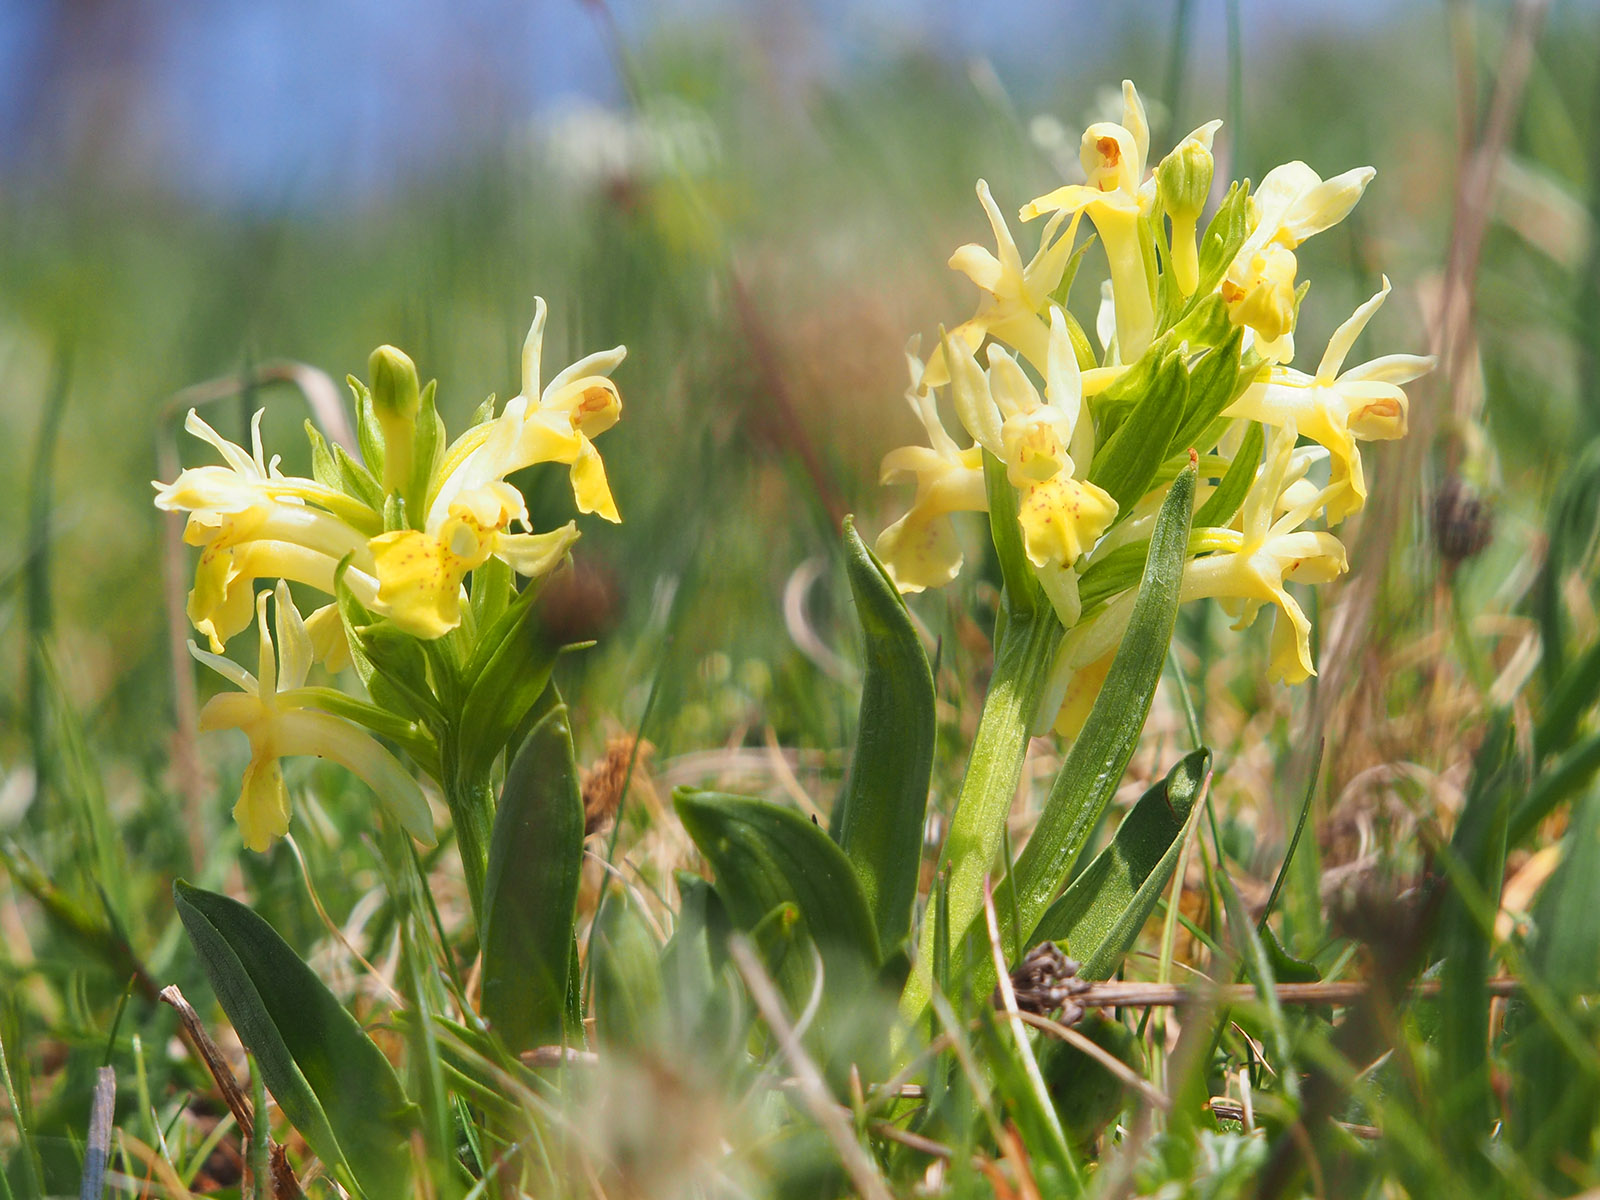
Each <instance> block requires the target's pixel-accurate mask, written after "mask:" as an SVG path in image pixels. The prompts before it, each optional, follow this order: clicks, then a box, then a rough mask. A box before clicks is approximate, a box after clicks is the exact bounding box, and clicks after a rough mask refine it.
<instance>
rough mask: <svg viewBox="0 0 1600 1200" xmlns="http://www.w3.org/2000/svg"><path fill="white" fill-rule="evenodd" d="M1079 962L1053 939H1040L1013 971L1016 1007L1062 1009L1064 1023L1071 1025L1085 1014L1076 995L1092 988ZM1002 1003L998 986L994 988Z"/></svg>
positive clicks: (1044, 1011)
mask: <svg viewBox="0 0 1600 1200" xmlns="http://www.w3.org/2000/svg"><path fill="white" fill-rule="evenodd" d="M1077 975H1078V964H1077V963H1076V962H1074V961H1073V960H1072V959H1070V958H1068V957H1067V956H1066V955H1065V954H1063V953H1062V952H1061V947H1059V946H1057V945H1056V944H1055V943H1054V942H1041V943H1040V944H1039V945H1037V946H1035V947H1034V948H1033V949H1032V950H1029V951H1028V953H1027V954H1026V955H1025V956H1024V957H1023V960H1022V961H1021V962H1020V963H1018V964H1017V966H1016V969H1015V970H1013V971H1012V972H1011V989H1012V991H1014V992H1015V993H1016V994H1017V1008H1018V1009H1020V1010H1022V1011H1023V1012H1031V1013H1036V1014H1038V1015H1040V1016H1045V1015H1047V1014H1049V1013H1052V1012H1055V1011H1056V1010H1057V1009H1060V1010H1061V1023H1062V1024H1063V1025H1072V1024H1074V1023H1076V1022H1077V1021H1078V1020H1079V1018H1081V1017H1082V1016H1083V1006H1082V1005H1081V1004H1079V1003H1078V1002H1077V1001H1076V1000H1074V999H1073V997H1075V996H1078V995H1081V994H1082V993H1084V992H1086V991H1088V990H1089V987H1090V984H1089V981H1088V980H1086V979H1079V978H1078V977H1077ZM995 1003H996V1004H999V989H998V988H997V989H996V990H995Z"/></svg>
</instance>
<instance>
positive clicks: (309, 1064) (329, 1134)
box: [173, 880, 416, 1200]
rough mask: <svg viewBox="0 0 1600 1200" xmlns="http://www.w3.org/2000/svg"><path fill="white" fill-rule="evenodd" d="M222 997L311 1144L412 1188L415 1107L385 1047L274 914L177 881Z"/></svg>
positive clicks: (365, 1183) (393, 1185)
mask: <svg viewBox="0 0 1600 1200" xmlns="http://www.w3.org/2000/svg"><path fill="white" fill-rule="evenodd" d="M173 895H174V897H175V899H176V901H177V907H178V915H179V916H180V917H181V918H182V919H183V925H184V928H185V929H186V930H187V931H188V934H189V941H190V942H191V943H192V944H193V946H194V948H195V953H196V954H198V955H199V957H200V965H201V967H203V968H204V970H205V974H206V978H207V979H209V980H210V981H211V987H212V990H213V991H215V992H216V994H217V1000H218V1002H220V1003H221V1005H222V1009H223V1011H224V1012H225V1013H227V1014H228V1020H229V1021H231V1022H232V1023H233V1027H234V1029H235V1030H237V1031H238V1034H239V1040H240V1041H241V1042H243V1043H244V1045H245V1048H246V1049H247V1050H249V1051H250V1053H251V1054H253V1055H254V1056H255V1058H256V1063H257V1065H258V1066H259V1067H260V1069H261V1073H262V1075H263V1077H264V1078H265V1079H266V1082H267V1088H268V1089H269V1090H270V1091H271V1092H272V1095H273V1098H274V1099H276V1100H277V1102H278V1106H279V1107H280V1108H281V1109H282V1110H283V1112H284V1115H285V1116H287V1117H288V1118H289V1120H290V1121H291V1122H292V1123H293V1124H294V1127H295V1128H296V1129H297V1130H299V1131H300V1134H301V1136H303V1137H304V1138H305V1139H306V1143H307V1144H308V1145H309V1146H310V1147H311V1149H312V1150H313V1151H314V1152H315V1153H316V1154H317V1155H318V1157H320V1158H321V1159H322V1160H323V1162H325V1163H326V1164H328V1165H329V1167H330V1168H333V1169H336V1170H338V1171H340V1172H341V1173H342V1174H346V1175H348V1176H349V1179H350V1181H351V1182H352V1183H354V1185H355V1186H356V1187H357V1188H358V1189H359V1190H360V1192H361V1193H362V1194H363V1195H366V1196H371V1197H373V1198H374V1200H387V1198H388V1197H390V1196H402V1195H408V1194H409V1193H410V1177H411V1156H410V1139H411V1134H412V1132H413V1130H414V1129H415V1127H416V1110H415V1107H414V1106H413V1105H412V1104H411V1102H410V1101H409V1100H407V1099H406V1095H405V1092H404V1090H403V1089H402V1088H401V1086H400V1080H399V1078H398V1077H397V1076H396V1075H395V1073H394V1068H393V1067H391V1066H390V1065H389V1060H388V1059H387V1058H385V1057H384V1055H383V1052H382V1051H381V1050H379V1049H378V1047H377V1046H376V1045H375V1044H373V1041H372V1039H371V1038H369V1037H368V1036H367V1035H366V1034H365V1033H364V1032H363V1031H362V1029H361V1026H360V1025H358V1024H357V1023H356V1020H355V1018H354V1017H352V1016H351V1015H350V1014H349V1013H348V1012H346V1011H345V1010H344V1008H343V1006H342V1005H340V1003H339V1001H338V1000H337V999H336V998H335V997H334V995H333V993H332V992H330V991H329V990H328V989H327V987H326V986H324V984H323V983H322V981H321V980H320V979H318V978H317V976H316V974H315V973H314V972H313V971H312V970H311V968H310V967H308V966H306V964H305V963H304V962H302V961H301V960H300V957H299V956H298V955H297V954H295V952H294V951H293V950H292V949H290V948H289V945H288V943H286V942H285V941H284V940H283V939H282V938H281V937H279V936H278V934H277V932H276V931H275V930H274V929H273V928H272V926H271V925H269V924H267V922H266V921H264V920H262V919H261V918H260V917H258V916H257V915H256V914H255V913H253V912H251V911H250V910H249V909H248V908H246V907H245V906H244V905H243V904H240V903H239V902H238V901H237V900H231V899H229V898H228V897H227V896H221V895H218V894H217V893H215V892H208V891H205V890H204V889H202V888H197V887H191V886H190V885H189V884H187V883H184V882H183V881H182V880H179V881H178V882H177V883H175V884H174V885H173Z"/></svg>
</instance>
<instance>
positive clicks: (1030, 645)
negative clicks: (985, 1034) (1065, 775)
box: [900, 592, 1062, 1025]
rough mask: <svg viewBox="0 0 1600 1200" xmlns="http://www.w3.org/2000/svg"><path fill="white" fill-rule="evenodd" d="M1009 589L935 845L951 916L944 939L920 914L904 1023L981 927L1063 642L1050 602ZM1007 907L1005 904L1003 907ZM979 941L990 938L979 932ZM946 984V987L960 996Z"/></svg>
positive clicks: (913, 1017) (921, 1006) (903, 1001)
mask: <svg viewBox="0 0 1600 1200" xmlns="http://www.w3.org/2000/svg"><path fill="white" fill-rule="evenodd" d="M1009 603H1010V593H1009V592H1006V593H1002V595H1001V615H1002V617H1003V618H1004V619H1003V621H1001V622H998V623H997V624H998V625H999V632H998V635H997V637H996V644H995V660H994V673H993V674H992V675H991V676H990V679H989V694H988V695H987V696H985V697H984V701H983V714H982V716H980V717H979V719H978V732H977V735H976V736H975V737H974V738H973V740H972V753H971V755H970V756H969V758H968V760H967V773H966V776H965V777H964V778H963V779H962V781H961V795H960V797H959V798H958V799H957V801H956V810H955V813H954V814H953V815H952V816H951V818H950V832H949V833H948V834H947V835H946V836H945V840H944V846H943V848H942V849H941V850H940V852H939V865H938V869H939V872H940V874H941V875H942V876H944V875H945V873H946V872H947V871H948V875H947V876H946V883H945V886H944V890H943V897H944V901H945V903H946V904H947V905H948V913H947V916H948V923H947V926H946V928H945V930H944V932H945V933H947V934H948V935H949V936H948V938H941V939H939V940H938V942H937V945H936V935H937V934H938V933H939V923H938V922H937V921H924V922H923V924H922V933H921V936H920V937H919V939H918V942H917V959H916V966H915V969H914V970H913V971H912V972H911V977H910V979H908V980H907V981H906V987H905V991H904V992H903V993H902V994H901V999H900V1015H901V1016H902V1017H903V1018H904V1019H905V1022H906V1024H908V1025H910V1024H914V1023H915V1022H917V1021H918V1020H919V1019H920V1018H921V1016H922V1013H923V1011H924V1010H925V1009H926V1008H927V1006H928V1002H929V999H930V998H931V996H932V992H933V979H934V973H933V972H934V962H935V960H936V959H937V958H938V957H939V956H940V955H941V954H943V952H944V947H948V948H949V949H950V950H951V951H952V952H953V953H955V952H958V951H959V949H960V947H961V944H962V943H963V942H964V941H965V939H966V936H967V931H968V930H969V929H974V928H976V929H979V930H981V928H982V926H981V924H975V923H977V922H981V921H982V919H983V916H982V914H983V886H984V879H985V877H987V876H988V875H989V873H990V872H991V871H992V870H993V869H994V863H995V859H996V858H997V856H998V855H999V853H1000V848H1001V845H1002V841H1003V834H1004V830H1005V822H1006V818H1007V815H1008V814H1009V813H1010V811H1011V802H1012V800H1013V799H1014V798H1015V796H1016V794H1017V781H1018V780H1019V779H1020V778H1021V777H1022V762H1023V759H1024V757H1025V756H1026V754H1027V749H1028V741H1029V736H1030V733H1031V731H1032V729H1033V723H1034V721H1035V720H1036V719H1037V718H1038V716H1039V706H1040V703H1041V701H1042V699H1043V696H1044V691H1045V686H1046V683H1047V682H1048V679H1049V674H1050V667H1051V665H1052V663H1053V662H1054V661H1055V654H1056V648H1057V646H1059V645H1060V643H1061V633H1062V630H1061V622H1060V621H1058V620H1057V619H1056V615H1055V610H1054V609H1053V608H1051V607H1050V606H1049V605H1048V604H1044V605H1041V606H1040V607H1039V608H1038V609H1036V610H1034V611H1032V612H1029V613H1023V614H1015V613H1008V608H1007V606H1008V605H1009ZM1001 911H1004V910H1001ZM978 942H979V944H981V945H987V944H988V942H987V938H985V937H983V936H982V934H981V933H980V934H979V938H978ZM949 983H950V984H951V987H947V988H946V989H945V990H947V991H949V992H950V993H951V994H953V995H959V993H958V992H955V991H953V990H952V988H953V983H954V981H953V980H951V981H949Z"/></svg>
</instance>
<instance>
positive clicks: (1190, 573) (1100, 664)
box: [1042, 426, 1348, 737]
mask: <svg viewBox="0 0 1600 1200" xmlns="http://www.w3.org/2000/svg"><path fill="white" fill-rule="evenodd" d="M1296 436H1297V435H1296V434H1295V432H1294V429H1293V427H1292V426H1291V427H1289V428H1288V429H1284V430H1280V431H1278V433H1277V434H1276V435H1275V436H1274V438H1273V441H1272V443H1271V445H1270V446H1269V447H1268V450H1267V455H1266V461H1265V462H1264V463H1263V465H1262V466H1261V468H1260V469H1259V470H1258V471H1257V473H1256V478H1255V482H1254V483H1253V484H1252V485H1251V490H1250V492H1249V493H1248V494H1247V495H1246V497H1245V502H1244V504H1243V506H1242V507H1241V510H1240V515H1239V517H1238V518H1236V520H1235V522H1234V523H1235V525H1236V526H1238V528H1234V529H1209V530H1207V531H1206V545H1207V548H1208V549H1211V550H1212V551H1213V552H1212V553H1210V554H1205V555H1202V556H1201V557H1199V558H1196V559H1193V560H1192V561H1190V562H1189V563H1188V564H1187V565H1186V566H1185V567H1184V574H1183V583H1182V585H1181V587H1180V590H1179V595H1178V599H1179V603H1184V604H1186V603H1188V602H1190V601H1192V600H1199V599H1202V598H1205V597H1213V598H1216V599H1220V600H1221V601H1222V604H1223V608H1224V609H1225V610H1227V611H1229V612H1230V613H1231V614H1232V615H1234V616H1235V617H1236V618H1237V624H1236V625H1235V626H1234V627H1235V628H1236V629H1243V628H1245V627H1246V626H1248V625H1250V624H1251V623H1252V622H1253V621H1254V620H1255V618H1256V616H1257V614H1258V613H1259V611H1260V609H1261V607H1262V606H1263V605H1265V604H1273V605H1275V606H1276V607H1277V608H1278V610H1279V616H1278V619H1277V621H1276V622H1275V624H1274V625H1273V631H1272V647H1271V667H1270V670H1271V673H1272V675H1273V676H1274V677H1276V678H1281V679H1283V680H1284V681H1285V682H1287V683H1299V682H1301V681H1302V680H1304V679H1306V678H1307V677H1308V676H1310V675H1313V674H1315V673H1316V672H1315V669H1314V667H1313V665H1312V661H1311V637H1310V635H1311V622H1310V621H1309V619H1308V618H1307V617H1306V615H1305V612H1304V610H1302V609H1301V607H1300V605H1299V604H1298V603H1297V602H1296V601H1295V599H1294V597H1293V596H1291V595H1289V593H1288V591H1287V590H1286V589H1285V587H1284V584H1285V583H1287V582H1297V583H1313V584H1314V583H1327V582H1329V581H1331V580H1333V579H1335V578H1337V577H1338V576H1339V575H1341V574H1343V573H1344V571H1345V570H1346V569H1347V566H1348V562H1347V559H1346V556H1345V550H1344V546H1343V544H1342V543H1341V542H1340V541H1339V539H1338V538H1336V537H1334V536H1333V535H1332V534H1330V533H1324V532H1321V531H1316V530H1306V529H1301V528H1300V527H1301V526H1302V525H1304V524H1305V523H1306V522H1307V521H1309V520H1311V519H1312V518H1313V517H1315V516H1316V515H1317V513H1318V512H1320V511H1322V510H1323V509H1324V508H1325V507H1326V506H1327V504H1328V501H1329V499H1330V498H1331V497H1333V496H1335V495H1337V494H1338V493H1339V491H1340V490H1341V489H1340V488H1339V487H1337V486H1329V487H1326V488H1321V489H1315V488H1311V487H1310V484H1309V481H1308V480H1306V478H1305V476H1306V473H1307V472H1308V471H1309V470H1310V468H1311V466H1312V464H1313V463H1314V462H1316V461H1317V460H1318V458H1320V457H1321V455H1322V451H1320V450H1319V449H1318V448H1316V447H1302V448H1298V449H1297V448H1296V447H1295V444H1294V443H1295V440H1296ZM1164 494H1165V489H1160V490H1158V491H1154V492H1152V493H1150V495H1148V496H1146V497H1145V498H1144V499H1143V500H1141V501H1140V505H1139V509H1136V510H1135V515H1134V516H1130V517H1129V519H1128V520H1126V521H1124V522H1123V523H1122V525H1120V526H1118V528H1117V532H1116V533H1114V534H1113V535H1112V537H1111V538H1108V539H1107V541H1106V543H1104V544H1102V546H1101V547H1099V550H1098V553H1105V552H1107V548H1108V547H1111V544H1112V543H1113V542H1117V543H1118V544H1125V541H1122V540H1119V538H1120V536H1121V534H1122V531H1123V530H1125V529H1128V528H1129V527H1130V526H1132V527H1134V529H1135V532H1140V531H1142V532H1144V533H1145V534H1146V535H1148V530H1149V522H1150V518H1151V517H1153V515H1154V509H1155V507H1158V506H1159V504H1160V501H1161V499H1162V498H1163V497H1164ZM1141 510H1148V511H1145V512H1143V513H1142V515H1141ZM1112 548H1114V547H1112ZM1135 594H1136V589H1132V588H1130V589H1129V590H1127V591H1125V592H1123V593H1121V594H1120V595H1118V596H1117V597H1115V598H1114V599H1112V600H1111V601H1110V602H1109V603H1108V604H1106V606H1105V607H1104V608H1102V609H1100V610H1099V611H1098V612H1096V613H1095V614H1094V616H1092V617H1091V618H1090V619H1089V620H1087V621H1084V622H1083V623H1082V624H1080V625H1077V626H1076V627H1075V628H1071V629H1069V631H1068V633H1067V636H1066V637H1065V638H1063V639H1062V643H1061V646H1060V649H1059V650H1058V651H1057V654H1056V662H1055V666H1054V667H1053V668H1052V673H1051V683H1050V685H1049V688H1048V693H1049V696H1050V697H1060V699H1059V700H1054V701H1050V700H1047V702H1046V705H1045V707H1044V708H1043V710H1042V711H1043V712H1045V713H1051V714H1053V715H1054V722H1053V728H1054V729H1055V731H1056V732H1057V733H1059V734H1060V735H1062V736H1063V737H1075V736H1076V735H1077V733H1078V730H1079V729H1081V728H1082V727H1083V723H1084V721H1085V720H1086V719H1087V718H1088V715H1089V712H1090V710H1091V709H1092V708H1093V707H1094V701H1095V697H1096V696H1098V695H1099V693H1100V688H1101V685H1102V684H1103V683H1104V682H1105V678H1106V673H1107V671H1108V670H1109V669H1110V666H1111V660H1112V657H1113V656H1114V654H1115V653H1116V649H1117V646H1118V644H1119V643H1120V642H1121V641H1122V638H1123V636H1124V634H1126V632H1127V628H1128V619H1129V616H1130V615H1131V613H1132V611H1133V602H1134V599H1135Z"/></svg>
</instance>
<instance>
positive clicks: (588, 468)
mask: <svg viewBox="0 0 1600 1200" xmlns="http://www.w3.org/2000/svg"><path fill="white" fill-rule="evenodd" d="M544 321H545V303H544V300H543V298H536V299H535V301H534V317H533V324H532V325H531V326H530V327H529V329H528V336H527V339H526V340H525V341H524V342H523V346H522V391H521V392H520V393H519V394H518V395H516V396H514V397H513V398H512V399H511V401H510V402H509V403H508V404H507V405H506V408H505V412H504V413H502V414H501V417H500V419H501V420H503V421H506V422H507V423H508V425H509V426H510V427H512V428H515V429H516V431H517V439H516V442H515V446H514V450H512V451H511V452H510V459H511V461H512V462H514V463H515V465H514V466H512V467H510V468H509V470H508V471H506V472H502V477H503V476H504V475H505V474H509V472H510V471H514V470H519V469H521V468H522V467H526V466H532V465H533V464H534V463H541V462H558V463H567V464H569V465H570V466H571V468H572V491H573V495H574V497H575V498H576V500H577V502H578V511H579V512H585V513H589V512H592V513H598V514H599V515H600V516H602V517H604V518H605V519H606V520H607V521H612V522H616V521H620V520H622V517H621V516H620V515H619V514H618V513H617V505H616V501H615V500H613V499H612V497H611V488H610V485H609V484H607V482H606V471H605V466H604V465H603V464H602V463H601V461H600V454H599V452H598V451H597V450H595V448H594V441H593V439H594V438H596V437H599V436H600V434H602V433H604V432H605V431H606V430H607V429H610V428H611V427H612V426H613V425H615V424H616V423H617V420H618V418H619V417H621V415H622V397H621V396H620V395H619V394H618V392H617V385H616V384H614V383H612V382H611V380H610V379H609V378H608V376H609V375H610V374H611V372H612V371H614V370H616V368H617V367H618V365H619V364H620V363H621V362H622V360H623V359H624V358H625V357H627V354H628V351H627V348H626V347H625V346H616V347H614V348H612V349H610V350H602V351H600V352H599V353H597V354H591V355H588V356H587V357H585V358H581V359H579V360H578V361H577V362H575V363H573V364H572V365H571V366H570V367H568V368H567V369H566V370H564V371H562V372H560V373H559V374H558V375H557V376H556V377H555V378H554V379H552V380H551V381H550V383H549V384H548V385H547V386H546V387H545V388H544V390H543V391H540V390H539V370H540V355H541V346H542V344H543V342H544ZM535 397H537V400H535V399H534V398H535Z"/></svg>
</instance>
